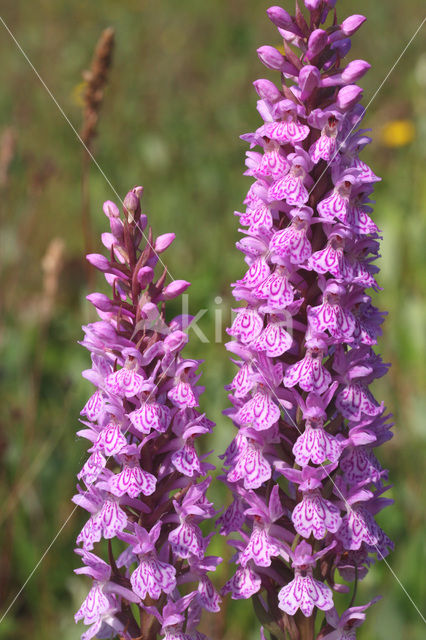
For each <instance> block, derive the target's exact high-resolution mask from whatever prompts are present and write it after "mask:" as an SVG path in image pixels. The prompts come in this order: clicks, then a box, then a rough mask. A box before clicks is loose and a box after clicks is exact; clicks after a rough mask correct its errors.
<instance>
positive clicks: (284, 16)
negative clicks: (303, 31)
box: [266, 6, 300, 34]
mask: <svg viewBox="0 0 426 640" xmlns="http://www.w3.org/2000/svg"><path fill="white" fill-rule="evenodd" d="M266 13H267V14H268V18H269V19H270V20H271V22H273V23H274V25H275V26H277V27H280V28H281V29H285V30H286V31H292V32H294V33H296V32H297V33H298V34H300V30H299V28H298V27H297V26H296V24H295V22H294V20H293V18H292V17H291V15H290V14H289V13H287V11H286V10H285V9H282V8H281V7H277V6H275V7H270V8H269V9H267V11H266Z"/></svg>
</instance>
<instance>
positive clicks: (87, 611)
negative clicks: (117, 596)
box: [74, 581, 114, 624]
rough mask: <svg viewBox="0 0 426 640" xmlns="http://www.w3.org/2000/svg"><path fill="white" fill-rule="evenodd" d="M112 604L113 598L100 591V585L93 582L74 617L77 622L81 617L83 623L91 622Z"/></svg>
mask: <svg viewBox="0 0 426 640" xmlns="http://www.w3.org/2000/svg"><path fill="white" fill-rule="evenodd" d="M113 606H114V600H113V599H112V598H111V597H108V596H107V595H106V594H105V593H104V592H103V591H102V585H101V584H100V583H99V582H96V581H95V582H94V584H93V587H92V588H91V589H90V591H89V593H88V594H87V597H86V599H85V600H84V602H83V603H82V605H81V607H80V609H79V610H78V611H77V613H76V614H75V616H74V618H75V621H76V622H77V621H78V620H81V619H83V621H84V624H93V623H94V622H96V621H97V620H98V619H99V618H100V617H102V616H103V614H105V613H107V612H108V611H109V610H110V609H111V608H112V607H113Z"/></svg>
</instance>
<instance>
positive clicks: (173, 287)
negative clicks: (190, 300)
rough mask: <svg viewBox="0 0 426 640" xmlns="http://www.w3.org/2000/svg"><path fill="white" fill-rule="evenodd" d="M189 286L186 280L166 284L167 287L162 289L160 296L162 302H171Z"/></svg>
mask: <svg viewBox="0 0 426 640" xmlns="http://www.w3.org/2000/svg"><path fill="white" fill-rule="evenodd" d="M190 284H191V283H190V282H187V281H186V280H173V282H171V283H170V284H168V285H167V287H165V288H164V289H163V292H162V294H161V298H162V300H171V299H172V298H177V297H178V296H180V295H181V294H182V293H183V292H184V291H186V290H187V289H188V287H189V286H190Z"/></svg>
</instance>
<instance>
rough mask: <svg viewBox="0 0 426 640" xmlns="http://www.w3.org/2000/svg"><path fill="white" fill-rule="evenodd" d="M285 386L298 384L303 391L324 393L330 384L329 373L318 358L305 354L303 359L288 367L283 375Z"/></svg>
mask: <svg viewBox="0 0 426 640" xmlns="http://www.w3.org/2000/svg"><path fill="white" fill-rule="evenodd" d="M284 384H285V386H286V387H294V386H295V385H296V384H298V385H299V387H300V388H301V389H303V391H315V392H316V393H324V391H326V390H327V389H328V387H329V386H330V384H331V375H330V373H329V372H328V371H327V369H325V368H324V367H323V366H322V363H321V359H320V358H313V357H312V356H310V355H305V357H304V358H303V360H299V362H296V363H295V364H292V365H291V366H290V367H288V369H287V371H286V372H285V375H284Z"/></svg>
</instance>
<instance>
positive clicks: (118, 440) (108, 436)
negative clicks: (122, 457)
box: [95, 423, 127, 456]
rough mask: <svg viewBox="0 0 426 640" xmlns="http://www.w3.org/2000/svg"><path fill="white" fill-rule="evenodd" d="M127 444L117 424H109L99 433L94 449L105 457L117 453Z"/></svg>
mask: <svg viewBox="0 0 426 640" xmlns="http://www.w3.org/2000/svg"><path fill="white" fill-rule="evenodd" d="M126 444H127V440H126V437H125V436H124V435H123V434H122V433H121V428H120V425H119V424H118V423H110V424H108V425H107V426H106V427H105V429H102V431H101V432H100V433H99V435H98V437H97V439H96V442H95V447H96V448H100V449H102V450H103V451H104V453H105V454H106V455H107V456H113V455H115V454H116V453H119V451H121V449H122V448H123V447H125V446H126Z"/></svg>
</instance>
